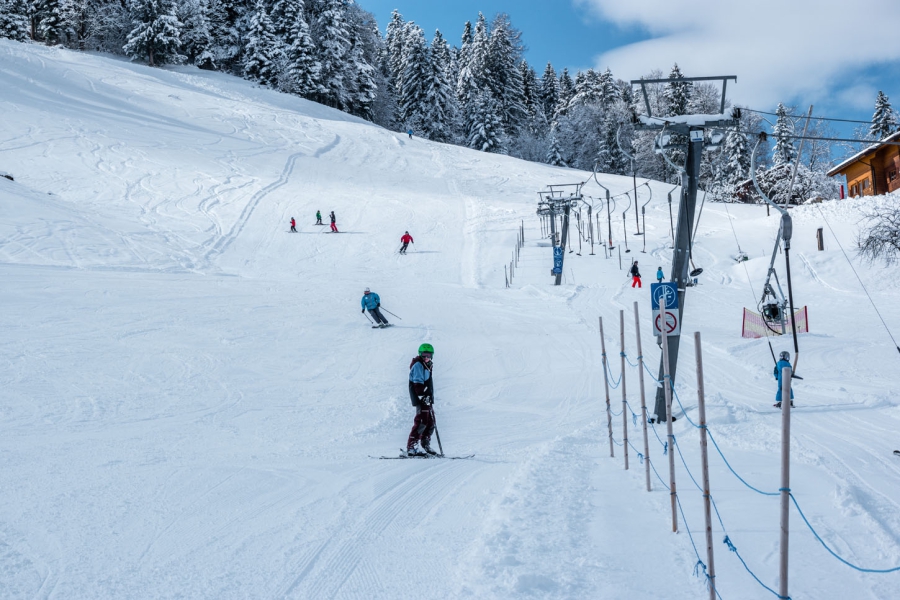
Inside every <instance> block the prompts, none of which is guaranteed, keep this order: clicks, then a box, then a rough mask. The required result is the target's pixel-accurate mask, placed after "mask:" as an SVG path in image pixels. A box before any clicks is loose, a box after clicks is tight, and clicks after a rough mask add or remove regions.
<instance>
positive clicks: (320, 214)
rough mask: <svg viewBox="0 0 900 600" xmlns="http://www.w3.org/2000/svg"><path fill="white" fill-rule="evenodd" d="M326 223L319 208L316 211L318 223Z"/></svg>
mask: <svg viewBox="0 0 900 600" xmlns="http://www.w3.org/2000/svg"><path fill="white" fill-rule="evenodd" d="M324 224H325V223H323V222H322V211H321V210H317V211H316V225H324Z"/></svg>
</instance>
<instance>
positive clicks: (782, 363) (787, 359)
mask: <svg viewBox="0 0 900 600" xmlns="http://www.w3.org/2000/svg"><path fill="white" fill-rule="evenodd" d="M790 366H791V354H790V352H788V351H787V350H785V351H784V352H782V353H781V354H779V355H778V363H777V364H776V365H775V380H776V381H777V382H778V391H777V392H775V408H781V370H782V369H783V368H785V367H790ZM791 406H794V388H793V386H792V387H791Z"/></svg>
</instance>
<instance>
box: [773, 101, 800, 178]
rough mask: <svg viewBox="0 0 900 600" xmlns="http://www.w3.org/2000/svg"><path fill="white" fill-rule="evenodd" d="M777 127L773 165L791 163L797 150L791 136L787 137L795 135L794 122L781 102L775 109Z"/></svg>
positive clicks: (775, 130)
mask: <svg viewBox="0 0 900 600" xmlns="http://www.w3.org/2000/svg"><path fill="white" fill-rule="evenodd" d="M775 115H776V117H777V118H776V120H775V127H774V129H773V131H772V134H773V135H774V136H775V140H776V141H775V148H774V149H773V150H772V154H773V155H772V166H773V167H778V166H781V165H789V164H791V163H793V162H794V159H795V158H797V151H796V149H795V148H794V142H793V140H791V138H789V137H786V136H789V135H793V133H794V124H793V122H792V121H791V119H790V117H789V116H788V113H787V109H786V108H785V106H784V104H782V103H781V102H779V103H778V108H776V109H775Z"/></svg>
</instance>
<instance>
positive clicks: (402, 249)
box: [400, 231, 415, 254]
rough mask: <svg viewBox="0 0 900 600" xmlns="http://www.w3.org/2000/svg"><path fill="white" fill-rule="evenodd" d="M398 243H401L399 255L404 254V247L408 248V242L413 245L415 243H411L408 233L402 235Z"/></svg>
mask: <svg viewBox="0 0 900 600" xmlns="http://www.w3.org/2000/svg"><path fill="white" fill-rule="evenodd" d="M400 241H401V242H402V243H403V246H402V247H401V248H400V254H406V247H407V246H409V243H410V242H412V243H413V244H415V242H413V239H412V236H411V235H409V232H408V231H407V232H405V233H404V234H403V237H401V238H400Z"/></svg>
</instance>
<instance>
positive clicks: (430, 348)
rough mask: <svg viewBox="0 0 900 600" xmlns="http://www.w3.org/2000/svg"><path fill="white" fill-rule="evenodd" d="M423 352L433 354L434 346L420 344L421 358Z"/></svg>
mask: <svg viewBox="0 0 900 600" xmlns="http://www.w3.org/2000/svg"><path fill="white" fill-rule="evenodd" d="M423 352H430V353H431V354H434V346H432V345H431V344H422V345H421V346H419V356H421V355H422V353H423Z"/></svg>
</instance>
